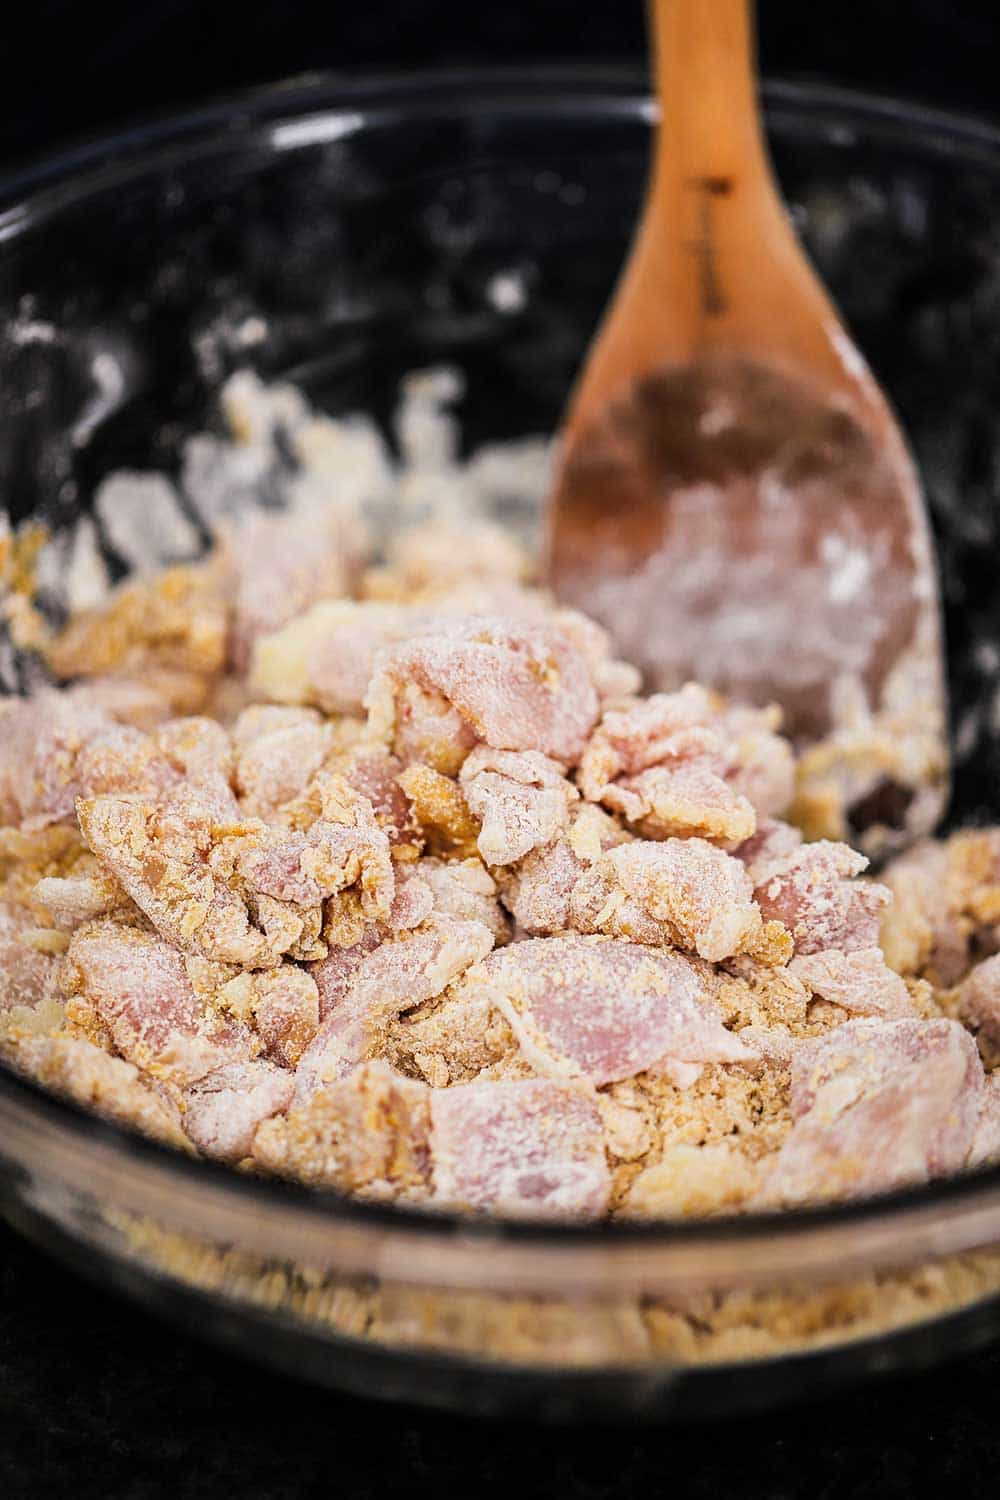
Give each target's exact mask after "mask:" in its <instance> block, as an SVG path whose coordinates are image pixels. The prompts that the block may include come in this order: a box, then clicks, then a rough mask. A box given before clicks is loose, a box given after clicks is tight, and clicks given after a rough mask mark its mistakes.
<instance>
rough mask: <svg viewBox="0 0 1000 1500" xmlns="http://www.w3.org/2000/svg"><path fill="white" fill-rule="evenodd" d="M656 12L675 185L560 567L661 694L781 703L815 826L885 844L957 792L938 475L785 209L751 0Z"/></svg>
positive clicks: (575, 599)
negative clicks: (935, 537) (934, 528)
mask: <svg viewBox="0 0 1000 1500" xmlns="http://www.w3.org/2000/svg"><path fill="white" fill-rule="evenodd" d="M651 13H652V27H653V35H654V39H655V59H656V77H657V87H658V92H659V97H660V106H661V112H662V114H661V124H660V130H659V137H658V141H657V146H656V153H655V159H654V164H653V169H652V177H651V182H650V186H649V191H648V197H647V202H646V205H645V209H644V212H643V215H642V219H641V222H640V224H639V228H638V233H637V236H636V239H635V242H634V245H633V248H632V253H631V256H630V258H629V261H628V264H627V265H626V267H625V270H624V273H623V275H622V278H621V281H620V284H619V286H618V289H617V292H616V294H615V297H614V299H613V301H612V304H611V307H610V310H609V312H608V313H607V315H606V317H605V321H604V324H603V327H602V328H601V329H600V331H599V334H598V337H597V339H596V341H595V343H594V344H593V346H592V348H591V350H590V354H589V357H588V360H587V363H586V366H585V368H584V371H583V374H582V376H581V378H580V381H579V384H578V386H577V389H576V391H575V393H574V395H573V398H572V400H571V403H570V406H569V410H568V413H567V416H566V420H565V425H564V429H563V434H562V441H561V450H560V451H561V459H560V464H559V467H558V472H557V477H556V482H555V487H554V491H553V494H552V496H551V500H550V509H549V516H548V523H549V529H548V549H549V550H548V560H549V569H550V579H551V582H552V584H553V586H554V588H555V590H556V592H557V593H558V594H559V595H560V597H562V598H563V599H565V600H567V601H568V602H570V603H572V604H575V605H577V606H579V607H580V608H582V609H586V610H587V611H588V612H590V613H591V614H594V615H596V616H597V617H598V618H599V619H601V620H602V621H603V622H604V624H605V625H607V626H608V628H609V629H610V630H611V631H612V633H613V635H614V636H615V638H616V640H617V642H618V644H619V647H620V649H621V651H622V653H623V654H624V655H625V656H627V657H628V658H629V659H630V660H632V661H635V662H636V663H637V664H638V665H639V666H641V667H642V668H643V670H644V673H645V677H646V686H647V688H650V689H652V688H664V689H666V688H671V687H675V686H677V685H679V684H680V683H682V682H683V681H685V680H686V679H688V678H692V677H694V678H697V679H699V680H700V681H703V682H705V683H707V684H709V685H711V686H714V687H717V688H718V689H720V690H721V691H724V692H726V693H727V694H729V695H730V696H732V697H734V698H736V699H740V700H744V701H748V702H754V703H767V702H776V703H778V704H780V706H781V708H782V709H783V711H784V722H785V728H786V732H788V733H790V734H791V736H792V737H793V739H794V740H795V741H796V743H797V745H798V747H799V749H800V751H802V752H803V763H802V777H801V788H800V795H799V805H798V808H797V815H798V816H799V818H800V820H802V821H804V822H805V824H806V825H807V826H808V827H809V829H810V831H812V832H813V833H814V834H826V835H829V836H845V837H851V838H853V839H855V840H856V841H858V840H860V841H861V842H862V843H864V844H866V845H867V846H868V847H869V848H870V849H874V850H880V849H883V848H886V847H890V846H893V845H897V844H899V843H901V842H905V841H906V840H907V839H908V838H910V837H912V836H913V835H915V834H917V833H920V832H923V831H926V830H927V829H928V828H930V827H931V826H932V824H933V823H934V822H935V820H936V818H937V817H938V815H939V813H940V810H941V806H942V802H943V799H944V796H945V792H946V781H947V761H948V757H947V747H946V739H945V718H946V715H945V697H944V675H943V670H942V659H941V630H940V620H939V605H938V597H937V585H936V576H935V567H934V557H933V552H932V547H931V542H930V538H929V532H928V527H927V522H926V517H925V513H924V505H923V498H922V494H921V489H920V484H919V480H918V478H917V475H916V472H915V470H914V467H913V463H912V461H911V459H910V456H909V454H908V452H907V448H906V444H905V441H904V439H903V437H902V435H901V433H900V430H899V427H898V426H897V423H896V421H895V419H894V417H893V414H892V412H891V411H890V409H889V406H888V404H887V402H886V400H885V397H884V396H883V395H882V392H881V391H880V390H879V388H878V386H877V384H876V383H875V381H874V379H873V377H872V375H871V373H870V371H869V370H868V367H867V365H866V364H865V361H864V359H863V358H862V356H861V355H860V354H859V352H858V350H857V349H856V348H855V346H854V344H853V343H852V342H851V340H850V338H849V336H848V334H847V333H846V332H845V330H844V327H843V325H842V324H841V323H840V321H839V319H838V317H837V314H836V312H835V311H834V308H833V306H832V305H831V303H830V300H829V298H828V297H827V295H826V293H825V291H824V290H823V288H822V286H821V285H820V284H819V281H818V280H817V278H816V276H815V274H814V273H813V271H812V269H811V268H810V266H809V264H808V262H807V261H806V258H805V256H804V254H803V252H802V250H801V249H800V247H799V245H798V243H797V241H796V238H795V235H794V232H793V230H792V227H791V224H790V222H789V219H788V216H787V214H786V212H785V209H784V206H783V204H782V202H781V199H780V197H779V194H778V190H777V187H776V185H775V181H774V178H773V175H772V172H771V167H770V164H769V161H768V156H767V148H766V146H765V143H764V138H763V132H762V128H761V123H760V119H759V115H758V109H757V102H756V88H755V78H754V63H753V48H752V34H751V33H752V27H751V19H750V14H749V5H748V3H747V0H651Z"/></svg>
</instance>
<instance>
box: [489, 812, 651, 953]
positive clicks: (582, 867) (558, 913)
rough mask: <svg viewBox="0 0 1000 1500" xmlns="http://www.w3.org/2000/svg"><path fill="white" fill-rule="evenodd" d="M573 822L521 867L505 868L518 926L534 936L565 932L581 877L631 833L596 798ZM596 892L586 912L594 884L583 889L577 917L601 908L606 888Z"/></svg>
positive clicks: (507, 897)
mask: <svg viewBox="0 0 1000 1500" xmlns="http://www.w3.org/2000/svg"><path fill="white" fill-rule="evenodd" d="M570 823H571V827H570V831H569V833H568V834H567V835H566V836H565V837H563V838H560V839H558V840H557V841H556V842H555V843H554V844H549V845H547V846H546V847H545V848H542V849H536V850H534V851H533V852H532V853H531V854H529V855H527V857H526V858H525V859H523V860H521V861H520V863H519V864H518V865H517V866H516V867H515V869H513V870H512V871H509V872H507V871H505V872H504V879H503V890H502V899H503V901H504V904H505V905H506V907H507V909H508V910H509V911H510V912H511V914H512V916H513V917H514V919H515V921H516V922H517V924H518V926H519V927H520V928H522V929H523V931H524V932H525V933H527V934H528V936H530V937H535V936H539V937H540V936H545V935H548V934H551V933H556V932H565V931H566V930H567V928H570V927H573V926H575V925H576V922H575V920H574V915H573V914H572V913H571V907H572V903H573V898H574V893H575V892H576V890H577V886H578V885H579V884H580V882H581V877H582V876H583V875H584V873H585V872H586V871H588V870H589V869H591V867H592V866H593V865H595V864H597V863H598V861H599V860H600V858H601V855H602V853H604V852H605V851H606V850H608V849H613V848H615V847H617V845H619V844H622V843H628V842H629V839H630V835H629V834H627V833H625V832H624V831H623V830H622V829H621V828H619V826H618V824H617V823H615V822H614V820H613V819H612V818H610V817H609V816H608V815H607V813H605V812H602V811H601V809H600V808H598V807H594V806H593V805H591V804H590V803H584V804H583V805H582V806H580V805H577V807H576V808H574V809H573V810H572V811H571V813H570ZM598 885H600V886H602V887H603V881H598ZM596 894H597V900H596V905H594V906H593V908H592V911H588V912H585V910H584V909H585V908H588V909H589V908H590V889H588V890H587V892H586V893H584V892H581V894H580V896H579V898H578V901H577V908H578V909H577V912H576V914H575V916H576V917H577V918H580V919H581V920H582V919H583V918H584V917H585V915H586V914H590V915H594V916H599V915H600V914H601V912H602V911H603V910H604V907H605V905H606V899H607V898H606V892H604V891H603V889H602V890H601V891H599V892H597V893H596ZM585 925H589V924H587V923H586V922H585ZM619 935H621V936H624V934H619Z"/></svg>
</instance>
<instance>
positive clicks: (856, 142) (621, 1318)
mask: <svg viewBox="0 0 1000 1500" xmlns="http://www.w3.org/2000/svg"><path fill="white" fill-rule="evenodd" d="M766 99H767V116H768V127H769V131H770V135H771V140H772V144H773V149H774V155H775V160H776V164H777V168H778V172H779V175H780V177H781V181H782V184H783V187H784V189H785V192H786V194H787V197H788V200H789V202H790V204H791V205H792V212H793V213H794V215H795V219H796V222H797V224H798V226H799V228H800V230H801V233H802V235H803V237H804V239H805V242H806V244H807V246H808V248H809V251H810V252H811V254H812V256H813V257H814V259H815V260H816V262H817V264H818V266H819V269H820V271H821V273H822V275H823V277H824V279H825V280H826V281H827V283H828V284H829V285H830V286H831V287H832V289H833V292H834V294H835V296H836V298H837V299H838V301H839V303H840V306H841V308H842V310H843V312H844V314H845V316H846V318H847V320H848V322H849V324H850V326H851V328H852V331H853V333H854V335H855V337H856V338H857V340H858V342H859V343H860V344H861V346H862V347H863V349H864V351H865V353H866V354H867V355H868V356H869V358H870V360H871V362H872V363H873V365H874V367H875V370H876V372H877V374H878V376H879V377H880V379H881V380H882V381H883V383H884V384H885V385H886V386H887V388H888V390H889V391H890V393H891V395H892V397H893V398H894V400H895V402H896V404H897V407H898V409H899V411H900V413H901V416H902V418H903V421H904V424H905V426H906V428H907V430H908V432H909V434H910V436H911V439H912V441H913V445H914V448H915V451H916V454H917V458H918V461H919V463H920V465H921V468H922V471H923V475H924V479H925V482H926V485H927V488H928V492H929V497H930V501H931V505H932V508H933V514H934V523H935V527H936V530H937V536H938V544H939V548H940V552H941V559H942V568H943V576H944V590H945V598H946V605H947V611H948V631H949V651H950V675H951V684H952V691H953V712H954V716H955V720H954V728H955V742H956V747H957V756H958V779H957V792H956V797H955V805H954V810H953V818H954V819H955V820H960V821H964V820H969V819H970V818H972V819H975V818H979V819H982V818H989V817H990V816H1000V798H998V796H997V793H996V785H997V777H998V771H1000V712H998V711H997V705H998V703H1000V699H998V698H997V689H998V685H1000V611H998V603H997V601H998V592H997V589H996V587H995V562H994V557H995V555H996V539H997V537H996V533H997V517H998V514H1000V426H998V422H997V412H998V410H1000V132H997V131H995V130H993V129H991V128H989V127H988V126H985V125H983V124H978V123H975V122H971V121H966V120H960V119H956V118H953V117H951V116H947V115H941V114H934V113H931V112H929V111H926V110H921V109H915V108H911V107H910V106H908V105H903V104H898V103H894V102H892V101H886V100H879V99H871V98H865V97H861V96H858V95H853V94H846V93H842V92H838V91H834V90H827V89H820V88H817V87H813V86H810V87H807V88H802V87H795V86H787V85H786V86H774V87H771V88H769V89H767V91H766ZM653 120H654V111H653V109H652V107H651V105H650V102H649V100H648V98H647V96H646V93H645V91H644V88H643V86H642V85H641V83H640V82H639V81H637V79H636V78H635V77H634V76H631V75H622V74H620V73H617V72H604V71H593V70H587V71H581V70H578V69H576V70H570V71H567V70H555V71H553V70H545V71H543V72H529V73H527V74H525V73H523V72H522V73H519V74H518V75H517V76H515V75H513V74H504V73H489V74H464V75H462V76H456V75H448V76H443V75H442V76H421V77H411V78H408V79H401V78H400V79H384V78H369V79H362V80H350V81H345V80H341V79H307V80H300V81H295V82H292V83H290V84H287V85H283V86H280V87H277V88H272V89H268V90H265V91H263V92H258V93H255V94H251V95H247V96H245V97H244V98H241V99H238V100H236V101H234V102H228V103H222V104H218V105H212V106H209V107H206V108H205V109H203V110H200V111H198V112H195V113H191V114H186V115H184V116H182V117H180V118H177V119H173V120H168V121H164V122H158V123H153V124H149V125H145V126H141V127H138V128H136V129H134V130H132V131H130V132H127V133H125V134H123V135H121V136H119V137H117V138H115V139H114V140H111V141H105V142H100V143H97V144H95V145H88V146H83V147H80V148H77V149H75V150H72V151H69V152H67V153H65V154H64V155H63V156H61V157H59V158H57V159H53V160H50V161H47V162H44V163H43V164H41V165H40V166H38V167H36V168H33V169H30V170H28V171H26V172H25V173H23V174H22V175H21V176H20V177H18V178H16V179H14V180H8V182H7V183H6V184H4V185H3V186H2V198H0V205H2V211H0V390H2V393H3V394H2V402H0V495H2V496H3V498H4V502H5V504H6V506H7V508H8V509H9V511H10V513H11V515H12V516H13V518H14V519H15V520H17V519H22V518H24V517H26V516H29V515H30V516H37V517H39V518H41V519H44V520H47V521H55V522H58V521H60V520H64V519H66V518H67V517H68V516H72V515H73V514H75V513H77V512H78V511H79V509H80V508H81V507H86V506H87V505H88V504H89V503H90V499H91V496H92V494H93V491H94V488H95V485H96V482H97V481H98V480H99V479H100V478H101V477H102V476H103V475H104V474H105V473H107V472H108V471H109V470H111V469H113V468H116V467H121V466H123V465H132V466H138V467H157V468H164V469H167V470H175V469H176V468H177V466H178V461H179V455H180V447H181V443H182V440H183V438H184V437H185V436H186V435H187V434H188V433H190V432H192V431H194V430H196V429H198V428H200V427H204V426H205V425H206V424H209V423H210V422H211V421H212V420H213V418H212V413H213V406H214V393H215V391H216V390H217V388H218V385H219V384H220V382H221V381H222V379H223V378H224V377H225V376H226V374H227V373H229V371H230V370H232V369H233V368H235V367H237V366H238V365H245V364H248V363H249V364H252V365H253V366H254V367H255V368H256V369H257V370H258V371H259V372H260V373H261V374H262V375H264V376H267V377H274V376H277V375H281V376H283V377H287V378H289V379H291V380H294V381H296V382H299V383H300V384H302V385H303V386H304V387H306V389H307V390H308V392H309V394H310V396H311V398H312V400H313V401H314V402H315V403H316V404H317V405H319V406H321V407H324V408H326V409H327V410H330V411H334V412H337V411H347V410H357V409H364V410H367V411H370V412H373V413H375V414H376V415H377V416H379V417H381V418H383V419H384V418H385V417H386V416H387V414H388V412H389V410H390V408H391V406H392V404H393V402H394V400H395V396H396V390H397V386H398V381H399V378H400V376H401V375H403V374H404V373H405V372H407V371H409V370H412V369H414V368H418V367H422V366H426V365H428V364H432V363H437V362H439V361H442V360H445V361H447V362H448V363H450V364H454V365H457V366H459V367H460V368H461V369H462V370H463V371H464V372H465V375H466V377H467V393H466V396H465V398H464V401H463V403H462V407H461V417H462V422H463V432H464V436H465V440H466V442H467V443H468V444H469V446H470V447H473V446H477V445H478V444H479V443H481V442H482V441H484V440H485V439H497V438H505V437H515V436H519V435H521V434H524V433H527V432H537V431H545V430H550V429H552V428H553V427H554V425H555V423H556V422H557V420H558V416H559V413H560V410H561V407H562V404H563V400H564V397H565V395H566V392H567V388H568V386H569V383H570V380H571V378H572V375H573V372H574V370H575V369H576V367H577V365H578V363H579V361H580V358H581V355H582V352H583V350H584V347H585V345H586V342H587V340H588V338H589V336H590V333H591V331H592V329H593V326H594V322H595V319H596V317H597V315H598V313H599V311H600V309H601V307H602V305H603V303H604V301H605V298H606V297H607V294H608V290H609V287H610V285H611V283H612V280H613V277H614V275H615V272H616V269H617V267H618V266H619V264H620V262H621V259H622V256H623V253H624V251H625V248H626V244H627V240H628V236H629V232H630V228H631V225H632V223H633V219H634V215H635V211H636V206H637V203H638V201H639V197H640V193H641V189H642V184H643V176H644V170H645V164H646V159H647V154H648V149H649V137H650V127H651V124H652V123H653ZM0 1206H2V1210H3V1212H4V1214H5V1215H6V1216H7V1218H9V1220H10V1221H11V1222H12V1223H13V1224H15V1225H17V1226H19V1227H21V1228H22V1229H24V1230H25V1231H26V1232H28V1233H30V1234H33V1235H34V1236H36V1237H37V1238H38V1239H39V1240H40V1241H41V1242H42V1243H44V1244H45V1245H47V1246H48V1247H50V1248H51V1249H53V1250H55V1251H57V1252H59V1253H62V1254H63V1255H64V1256H65V1257H66V1258H68V1259H69V1260H70V1261H71V1262H72V1263H73V1264H74V1265H75V1266H77V1267H80V1268H81V1269H84V1270H86V1271H88V1272H89V1273H91V1274H92V1275H94V1276H97V1277H100V1278H102V1279H105V1280H110V1281H111V1282H113V1283H114V1284H115V1285H117V1286H120V1287H121V1288H122V1289H123V1290H124V1291H126V1292H128V1293H129V1294H131V1295H134V1296H136V1297H137V1298H140V1299H141V1300H142V1301H143V1302H145V1303H146V1304H148V1305H150V1306H152V1307H154V1308H157V1309H160V1310H162V1311H163V1312H164V1313H165V1314H166V1315H167V1316H168V1317H170V1318H178V1319H184V1320H185V1321H187V1322H189V1323H191V1324H192V1325H193V1326H194V1327H196V1328H197V1329H199V1330H200V1331H202V1332H203V1333H205V1334H206V1335H209V1336H211V1337H218V1338H221V1339H225V1340H227V1341H228V1342H230V1343H232V1344H235V1345H237V1346H239V1347H241V1348H243V1349H244V1350H246V1351H248V1352H250V1353H252V1354H253V1355H254V1356H257V1357H260V1358H264V1359H268V1360H271V1361H274V1362H278V1363H282V1364H284V1365H286V1366H287V1367H289V1368H290V1369H293V1370H294V1371H296V1372H297V1373H298V1374H300V1375H301V1374H305V1375H308V1376H310V1377H313V1378H316V1379H320V1380H324V1381H328V1382H330V1383H331V1384H336V1385H343V1386H348V1387H351V1388H354V1389H357V1390H363V1391H369V1392H372V1393H378V1394H381V1395H388V1396H403V1397H408V1398H412V1399H416V1400H423V1401H430V1402H437V1403H441V1404H447V1405H454V1406H457V1407H462V1408H465V1409H474V1410H479V1411H491V1412H492V1411H510V1410H523V1411H526V1412H529V1413H532V1414H535V1415H539V1414H542V1415H549V1416H561V1415H581V1414H583V1413H585V1412H587V1411H590V1410H599V1411H602V1412H607V1411H613V1412H619V1413H623V1412H627V1413H630V1414H635V1415H656V1416H663V1415H664V1414H689V1413H691V1412H692V1411H699V1412H707V1411H716V1410H732V1409H734V1408H735V1407H740V1406H742V1407H747V1406H753V1405H760V1404H768V1405H770V1404H773V1403H774V1402H776V1401H778V1400H781V1399H784V1398H786V1397H790V1396H793V1395H798V1394H803V1393H806V1392H812V1393H814V1392H816V1391H817V1390H818V1389H820V1388H822V1387H823V1386H825V1385H829V1384H831V1383H833V1382H835V1381H840V1380H844V1379H847V1378H854V1377H856V1376H858V1375H860V1374H862V1373H864V1372H871V1371H874V1370H885V1369H891V1368H893V1367H898V1366H900V1365H912V1364H914V1363H918V1362H924V1361H928V1360H932V1359H936V1358H939V1357H940V1356H942V1355H943V1354H944V1353H947V1352H949V1351H951V1350H955V1349H958V1348H966V1347H969V1346H971V1345H973V1344H975V1343H977V1342H979V1341H982V1340H985V1339H988V1338H991V1337H992V1336H993V1335H994V1334H995V1333H996V1331H997V1329H998V1327H1000V1298H998V1295H997V1294H998V1291H1000V1170H994V1171H990V1172H987V1173H982V1174H980V1175H979V1176H977V1177H970V1178H968V1179H964V1180H961V1181H955V1182H949V1183H944V1184H939V1185H936V1186H934V1187H933V1188H927V1189H922V1190H919V1191H913V1192H910V1193H906V1194H902V1195H896V1196H895V1197H893V1198H885V1199H882V1200H879V1201H877V1202H872V1203H868V1204H865V1205H860V1206H858V1205H855V1206H852V1207H848V1208H841V1209H826V1210H822V1211H815V1212H805V1213H795V1214H789V1215H786V1216H783V1217H770V1218H756V1219H754V1218H744V1219H740V1220H725V1219H715V1220H712V1221H710V1222H705V1223H692V1222H688V1223H682V1224H663V1225H656V1226H642V1227H640V1226H635V1225H633V1226H627V1225H613V1226H606V1227H600V1228H569V1227H558V1228H552V1227H548V1228H545V1227H537V1226H535V1227H527V1226H520V1225H511V1224H505V1225H501V1224H491V1223H469V1222H466V1221H460V1220H457V1219H453V1218H447V1217H443V1216H437V1217H435V1216H430V1215H427V1214H418V1213H414V1212H403V1211H396V1210H392V1209H386V1208H376V1207H371V1206H364V1205H359V1204H356V1203H351V1202H348V1201H345V1200H344V1199H342V1198H340V1197H338V1196H336V1195H334V1194H332V1193H325V1194H315V1193H309V1192H306V1191H305V1190H297V1189H295V1188H294V1187H292V1186H287V1185H280V1184H276V1183H270V1182H262V1181H257V1180H252V1179H250V1178H248V1177H246V1176H240V1175H239V1174H237V1173H234V1172H229V1171H226V1170H224V1169H222V1168H219V1167H215V1166H212V1165H209V1164H204V1163H196V1162H192V1161H189V1160H186V1159H182V1158H180V1157H178V1156H175V1155H173V1154H171V1153H170V1152H169V1151H167V1150H165V1149H163V1148H161V1147H158V1146H156V1145H154V1144H151V1143H149V1142H146V1141H143V1140H139V1139H137V1138H134V1137H131V1136H129V1135H128V1134H127V1133H126V1132H124V1131H121V1130H118V1129H116V1128H115V1127H113V1126H110V1125H107V1124H104V1123H102V1122H100V1121H98V1120H96V1119H94V1118H92V1117H90V1116H88V1115H86V1114H84V1113H83V1112H81V1111H80V1110H78V1109H76V1108H74V1107H73V1106H72V1105H70V1104H66V1103H63V1102H60V1101H59V1100H56V1099H52V1098H49V1097H47V1096H45V1095H44V1094H42V1093H41V1092H39V1091H38V1090H37V1089H35V1088H34V1087H32V1086H31V1085H30V1084H27V1083H25V1082H23V1081H21V1080H19V1079H17V1078H15V1077H14V1076H12V1075H11V1074H9V1073H4V1072H2V1071H0Z"/></svg>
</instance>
